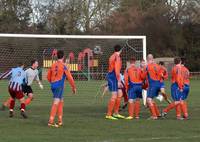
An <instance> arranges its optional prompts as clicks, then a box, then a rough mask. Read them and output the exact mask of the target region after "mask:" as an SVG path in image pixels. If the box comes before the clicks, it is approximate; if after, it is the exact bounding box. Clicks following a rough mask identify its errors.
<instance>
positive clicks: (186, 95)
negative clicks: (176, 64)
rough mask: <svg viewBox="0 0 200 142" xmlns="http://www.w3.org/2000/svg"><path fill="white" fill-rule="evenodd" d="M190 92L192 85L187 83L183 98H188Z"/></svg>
mask: <svg viewBox="0 0 200 142" xmlns="http://www.w3.org/2000/svg"><path fill="white" fill-rule="evenodd" d="M189 92H190V86H189V85H187V84H185V85H184V88H183V100H186V99H187V97H188V95H189Z"/></svg>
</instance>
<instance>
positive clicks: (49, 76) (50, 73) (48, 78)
mask: <svg viewBox="0 0 200 142" xmlns="http://www.w3.org/2000/svg"><path fill="white" fill-rule="evenodd" d="M51 76H52V70H51V68H50V69H49V70H48V73H47V80H48V81H49V82H51Z"/></svg>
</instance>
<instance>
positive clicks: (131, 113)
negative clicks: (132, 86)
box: [128, 102, 134, 117]
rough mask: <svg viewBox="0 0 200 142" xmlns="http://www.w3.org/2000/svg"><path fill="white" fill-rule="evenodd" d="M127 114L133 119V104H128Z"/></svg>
mask: <svg viewBox="0 0 200 142" xmlns="http://www.w3.org/2000/svg"><path fill="white" fill-rule="evenodd" d="M128 112H129V116H131V117H133V114H134V103H130V102H129V103H128Z"/></svg>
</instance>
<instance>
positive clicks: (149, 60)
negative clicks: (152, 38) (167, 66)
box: [147, 54, 154, 63]
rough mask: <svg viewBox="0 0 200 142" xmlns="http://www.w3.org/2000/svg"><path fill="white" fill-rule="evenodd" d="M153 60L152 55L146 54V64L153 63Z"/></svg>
mask: <svg viewBox="0 0 200 142" xmlns="http://www.w3.org/2000/svg"><path fill="white" fill-rule="evenodd" d="M153 60H154V57H153V55H152V54H148V55H147V62H148V63H153V62H154V61H153Z"/></svg>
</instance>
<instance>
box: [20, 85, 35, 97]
mask: <svg viewBox="0 0 200 142" xmlns="http://www.w3.org/2000/svg"><path fill="white" fill-rule="evenodd" d="M22 90H23V92H24V94H26V95H28V94H29V93H33V90H32V88H31V86H28V85H26V84H25V85H22Z"/></svg>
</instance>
